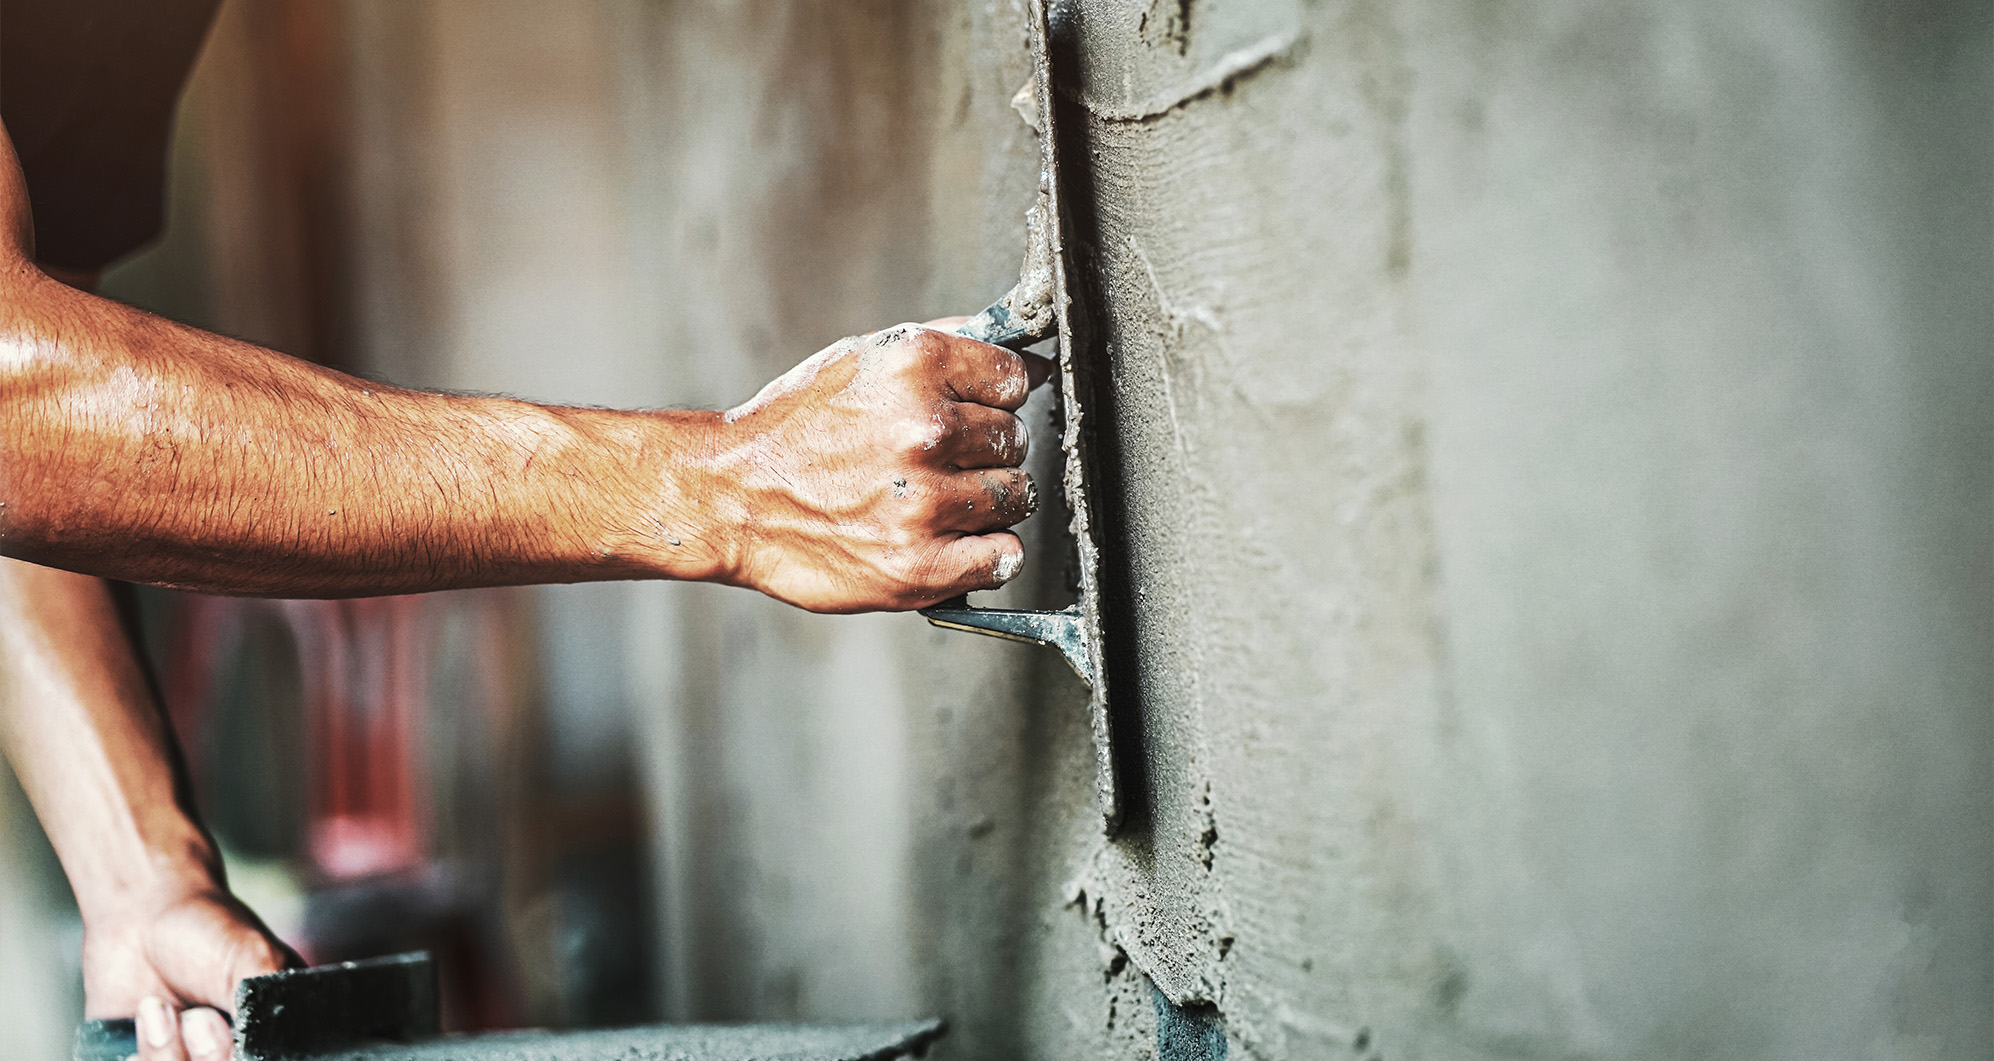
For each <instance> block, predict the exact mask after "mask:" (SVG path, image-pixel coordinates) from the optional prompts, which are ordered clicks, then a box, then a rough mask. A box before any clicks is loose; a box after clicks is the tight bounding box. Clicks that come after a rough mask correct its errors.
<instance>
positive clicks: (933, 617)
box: [921, 597, 1094, 688]
mask: <svg viewBox="0 0 1994 1061" xmlns="http://www.w3.org/2000/svg"><path fill="white" fill-rule="evenodd" d="M921 614H922V615H923V616H925V617H926V618H927V620H928V621H929V622H931V623H933V624H935V625H936V626H939V627H942V628H944V629H948V630H961V631H964V632H966V633H971V634H985V635H988V636H990V637H1001V638H1003V639H1005V640H1006V641H1022V642H1024V643H1025V644H1028V645H1045V646H1048V647H1050V648H1056V649H1058V650H1059V654H1060V655H1062V656H1065V657H1066V662H1067V665H1068V666H1070V667H1072V668H1073V673H1075V674H1078V675H1079V676H1080V680H1081V681H1083V682H1086V683H1087V685H1088V686H1089V687H1090V688H1091V687H1092V686H1093V684H1094V658H1093V654H1092V653H1091V652H1089V651H1088V650H1087V634H1086V631H1085V630H1084V629H1083V628H1082V626H1081V620H1080V606H1079V605H1074V606H1073V607H1070V608H1065V609H1062V610H1060V611H1056V612H1033V611H1012V610H1010V609H1007V608H973V607H971V606H970V604H969V598H968V597H956V598H954V599H951V600H945V601H943V602H942V603H940V604H937V605H935V606H934V607H931V608H923V609H921Z"/></svg>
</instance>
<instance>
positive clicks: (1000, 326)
mask: <svg viewBox="0 0 1994 1061" xmlns="http://www.w3.org/2000/svg"><path fill="white" fill-rule="evenodd" d="M1016 291H1017V289H1016V288H1013V289H1011V291H1009V292H1006V293H1005V295H1004V297H1003V298H1000V299H998V300H997V301H995V302H992V303H991V304H990V305H989V306H988V307H986V308H985V309H984V311H983V312H981V313H979V314H977V315H976V316H974V317H971V318H969V319H968V320H966V321H964V322H962V323H961V324H960V325H957V326H956V329H955V333H956V334H957V335H962V336H967V337H969V338H971V339H975V340H976V341H978V342H984V343H989V344H991V345H992V346H1001V347H1004V348H1005V349H1007V350H1019V351H1022V350H1024V349H1025V348H1026V347H1028V346H1031V345H1032V344H1033V343H1037V342H1040V341H1042V340H1045V339H1050V338H1052V337H1053V336H1054V335H1056V334H1058V332H1059V323H1058V321H1056V320H1054V319H1053V317H1052V315H1051V314H1050V313H1046V314H1041V315H1040V319H1039V320H1037V321H1032V320H1028V319H1026V318H1024V317H1021V316H1019V315H1017V314H1016V313H1013V312H1011V301H1012V298H1013V297H1014V295H1015V293H1016Z"/></svg>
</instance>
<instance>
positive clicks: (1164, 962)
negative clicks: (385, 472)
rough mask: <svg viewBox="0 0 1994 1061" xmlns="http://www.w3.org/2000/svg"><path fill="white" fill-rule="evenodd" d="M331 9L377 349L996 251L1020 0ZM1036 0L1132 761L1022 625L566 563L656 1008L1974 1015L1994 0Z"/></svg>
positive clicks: (439, 361)
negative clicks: (941, 625) (648, 886)
mask: <svg viewBox="0 0 1994 1061" xmlns="http://www.w3.org/2000/svg"><path fill="white" fill-rule="evenodd" d="M342 10H343V11H344V12H345V21H344V23H343V25H344V27H345V29H344V32H345V33H346V34H347V47H348V48H349V50H350V60H351V67H350V71H349V75H350V77H351V84H352V86H353V87H352V91H353V114H352V118H353V120H352V129H351V137H352V163H351V165H352V166H353V186H354V189H355V193H354V196H353V213H352V217H351V219H350V220H351V230H350V231H351V236H352V240H351V242H352V246H353V248H354V249H353V261H352V262H351V278H352V283H353V284H354V285H355V289H356V290H357V291H358V292H359V294H360V303H359V305H358V306H357V307H356V311H355V319H354V322H353V324H352V328H353V334H354V336H355V340H354V341H355V345H356V350H355V357H356V360H357V361H358V363H360V364H362V365H365V366H368V367H371V368H372V369H374V370H375V371H379V372H382V373H384V374H386V375H389V376H391V377H394V378H396V379H399V380H402V381H405V382H411V383H417V384H427V385H437V386H449V387H466V388H475V389H481V390H509V391H513V392H516V393H522V394H526V395H529V396H534V397H540V398H547V399H556V400H568V401H584V402H601V403H613V404H684V405H706V406H715V405H723V404H730V403H733V402H736V401H739V400H741V399H743V398H745V397H746V396H748V395H749V394H751V393H753V391H754V390H755V389H756V387H757V386H758V385H759V384H760V383H761V382H762V381H764V380H765V379H767V378H769V377H771V376H773V375H774V374H776V373H777V372H779V371H781V370H782V369H784V368H786V367H788V366H789V365H790V364H792V363H794V362H795V361H797V360H800V359H801V358H802V357H804V356H806V355H808V354H809V353H810V352H812V351H813V350H815V349H817V348H818V347H820V346H822V345H824V344H826V343H828V342H830V341H832V340H834V339H836V338H838V337H839V336H842V335H844V334H847V333H851V332H856V331H861V330H866V329H870V328H875V327H879V326H883V325H885V324H889V323H892V322H896V321H899V320H904V319H924V318H927V317H931V316H938V315H942V314H945V313H958V312H969V311H972V310H973V309H975V308H976V307H978V306H980V305H981V304H982V303H983V302H984V301H987V300H988V299H989V298H990V297H992V296H993V295H995V294H997V293H998V292H1001V291H1002V290H1003V289H1004V288H1005V287H1006V286H1007V285H1008V284H1009V282H1010V280H1011V278H1012V277H1014V275H1015V269H1016V263H1017V257H1018V254H1019V252H1020V250H1021V246H1022V225H1021V217H1022V214H1023V211H1024V208H1025V207H1026V205H1027V204H1028V203H1029V201H1030V197H1031V194H1032V188H1033V181H1034V177H1035V167H1036V153H1035V146H1034V142H1033V139H1032V134H1031V132H1030V130H1028V129H1027V128H1025V126H1024V125H1023V124H1022V123H1021V122H1020V121H1019V119H1018V117H1017V116H1016V114H1015V113H1014V112H1013V111H1012V110H1011V108H1010V106H1009V100H1010V97H1011V95H1012V93H1013V92H1014V91H1015V90H1016V89H1017V88H1018V87H1019V86H1020V85H1021V84H1023V82H1024V81H1025V79H1026V76H1027V72H1028V62H1027V56H1026V51H1025V36H1024V29H1023V26H1024V21H1023V14H1022V10H1021V5H1020V4H1019V3H1017V2H1016V0H987V2H986V0H977V2H972V3H967V4H958V3H947V2H943V0H928V2H907V3H887V2H884V0H879V2H849V0H835V2H834V0H824V2H813V3H792V2H783V0H735V2H723V0H671V2H659V3H641V4H640V3H636V2H630V3H611V2H603V3H589V4H582V3H575V4H560V5H549V4H533V3H526V2H522V0H508V2H504V3H493V2H471V0H436V2H433V3H427V4H421V5H406V4H400V3H397V2H394V0H349V2H348V3H347V4H346V5H345V6H344V7H343V8H342ZM1059 14H1060V18H1059V20H1058V36H1059V38H1060V40H1061V41H1062V42H1063V44H1064V45H1065V46H1066V47H1067V48H1068V49H1069V54H1070V55H1071V56H1073V57H1074V59H1075V60H1076V62H1075V64H1074V66H1073V67H1072V68H1071V69H1069V70H1068V71H1067V75H1068V77H1069V80H1068V82H1067V84H1068V88H1069V90H1070V92H1071V95H1072V98H1073V99H1074V100H1076V101H1077V107H1078V108H1079V110H1080V111H1081V112H1083V113H1084V114H1086V115H1087V117H1086V119H1085V121H1084V122H1082V123H1081V125H1080V127H1078V128H1076V129H1075V130H1074V132H1075V133H1076V134H1078V135H1079V137H1080V139H1081V141H1082V142H1083V143H1084V145H1085V147H1086V150H1083V151H1080V152H1078V153H1077V154H1073V155H1072V156H1071V157H1074V158H1075V159H1076V161H1084V163H1085V165H1084V167H1083V170H1082V172H1081V173H1080V174H1079V178H1078V179H1079V184H1080V187H1081V188H1083V189H1084V191H1085V194H1084V195H1083V196H1082V198H1081V200H1080V201H1081V205H1083V206H1084V207H1085V212H1086V215H1087V216H1086V219H1085V225H1084V229H1085V233H1086V235H1087V236H1088V238H1089V243H1090V246H1089V247H1088V248H1087V251H1086V256H1085V258H1084V261H1083V264H1082V266H1081V269H1080V273H1081V275H1082V277H1083V278H1084V279H1085V280H1086V282H1087V283H1088V284H1089V285H1091V286H1090V290H1091V291H1092V293H1093V295H1094V310H1095V314H1096V317H1097V321H1098V323H1099V325H1100V328H1099V333H1100V338H1101V339H1102V344H1101V346H1100V347H1099V348H1098V349H1096V350H1095V351H1094V356H1096V357H1099V358H1101V359H1103V362H1104V363H1106V364H1108V365H1109V366H1110V367H1111V373H1112V376H1113V378H1114V380H1115V381H1116V386H1117V400H1116V402H1117V404H1116V413H1115V416H1114V417H1113V423H1112V425H1111V426H1112V428H1113V433H1112V437H1113V439H1114V440H1115V442H1116V445H1117V453H1118V461H1119V463H1120V467H1121V476H1120V478H1121V482H1122V484H1123V486H1122V488H1120V489H1117V490H1116V491H1114V494H1113V497H1112V498H1111V501H1112V503H1113V504H1114V505H1116V506H1117V508H1118V510H1119V511H1122V512H1123V513H1124V514H1125V524H1126V527H1127V529H1128V531H1129V537H1128V539H1127V547H1128V556H1129V557H1130V563H1129V568H1130V571H1131V574H1132V577H1133V579H1134V587H1135V590H1136V594H1135V600H1136V601H1137V606H1136V607H1134V608H1124V609H1122V613H1121V614H1118V615H1115V616H1111V617H1110V618H1111V621H1112V622H1114V623H1115V624H1117V629H1118V630H1119V631H1121V634H1122V636H1123V637H1124V642H1123V643H1124V645H1125V646H1126V647H1127V648H1128V650H1129V651H1130V652H1131V658H1132V659H1133V660H1134V661H1135V662H1134V667H1135V673H1136V674H1137V676H1138V678H1137V681H1136V682H1135V683H1133V685H1132V686H1131V687H1130V689H1131V691H1132V692H1133V694H1134V695H1132V696H1131V697H1129V698H1127V699H1125V700H1124V701H1123V703H1124V706H1125V707H1126V708H1127V709H1128V710H1129V711H1131V712H1132V715H1131V720H1132V722H1133V723H1134V724H1132V725H1131V726H1130V727H1128V736H1129V737H1130V738H1132V739H1136V740H1138V741H1139V745H1138V748H1139V755H1140V756H1141V758H1142V759H1143V761H1144V762H1145V763H1146V764H1147V775H1148V784H1147V787H1146V789H1145V790H1144V793H1143V799H1142V810H1143V812H1144V813H1143V814H1142V815H1141V818H1142V820H1143V821H1145V822H1146V824H1139V825H1138V826H1137V827H1135V828H1132V829H1130V830H1128V831H1127V832H1126V833H1125V834H1123V835H1120V836H1118V837H1117V838H1116V839H1114V840H1112V841H1109V840H1106V839H1104V838H1103V837H1102V835H1101V831H1100V826H1099V821H1098V816H1097V815H1096V813H1095V811H1094V806H1093V803H1092V762H1093V760H1092V749H1091V747H1090V745H1089V730H1088V726H1087V721H1086V718H1085V714H1084V709H1085V695H1084V691H1083V690H1082V689H1081V688H1080V687H1079V685H1078V684H1077V683H1076V682H1075V681H1074V680H1073V679H1072V677H1071V676H1070V675H1069V674H1068V673H1067V671H1066V669H1065V667H1064V665H1063V664H1062V663H1060V662H1059V661H1058V659H1057V658H1056V657H1054V656H1052V654H1051V653H1046V652H1036V651H1033V650H1030V649H1027V648H1024V647H1019V646H1011V645H1005V644H1000V643H996V642H991V641H987V640H981V639H970V638H966V637H963V636H961V635H953V634H945V633H941V632H938V631H933V630H930V629H929V628H927V627H926V626H925V625H924V624H922V623H921V622H920V621H919V620H917V619H914V618H912V617H904V616H874V617H860V618H823V617H815V616H808V615H804V614H801V613H796V612H793V611H790V610H787V609H784V608H782V607H780V606H777V605H774V604H772V603H770V602H767V601H763V600H760V599H757V598H753V597H750V596H749V595H746V594H743V593H740V592H736V591H728V590H719V589H714V588H711V587H700V586H627V585H626V586H595V587H583V588H563V589H553V590H547V591H539V592H537V593H536V595H535V597H534V600H535V601H537V602H538V605H537V606H538V608H539V614H540V616H541V620H540V621H541V624H542V631H543V636H542V638H541V644H542V645H543V646H544V647H543V649H542V651H543V653H544V654H545V656H546V659H545V660H544V661H543V666H542V668H541V672H542V674H543V675H544V676H545V680H546V681H547V683H548V684H549V691H548V696H549V703H550V704H552V705H554V707H555V709H556V710H555V717H554V718H553V719H552V720H551V723H552V725H553V733H552V740H553V741H554V742H555V743H557V744H561V746H562V747H565V748H568V749H570V750H571V751H572V754H571V755H569V756H568V760H569V761H571V762H573V763H580V764H586V763H589V762H592V761H605V760H613V759H614V758H615V757H616V755H618V754H620V753H619V752H618V749H629V748H634V749H636V753H635V754H636V757H637V758H638V760H639V761H640V762H639V766H640V768H641V770H642V771H643V774H644V776H645V777H646V778H647V781H648V784H649V787H650V791H651V794H652V811H653V828H654V830H655V833H656V837H657V841H658V843H657V852H656V855H657V862H656V872H655V879H656V881H657V891H658V895H657V901H658V906H659V910H660V912H661V916H660V918H659V922H660V929H659V931H660V939H659V953H660V955H661V958H660V964H661V968H660V970H659V972H660V978H659V983H660V992H661V997H660V999H659V1006H660V1008H661V1009H662V1011H663V1012H665V1013H666V1014H667V1015H669V1016H673V1017H678V1018H748V1017H770V1018H791V1017H802V1018H817V1017H824V1018H830V1017H892V1016H918V1015H926V1014H929V1013H939V1014H942V1015H945V1016H947V1017H948V1018H949V1019H950V1021H951V1022H952V1026H953V1029H954V1030H953V1032H952V1034H951V1037H950V1039H949V1040H948V1041H947V1044H946V1045H945V1046H944V1047H942V1048H941V1050H940V1055H941V1056H946V1057H950V1058H971V1057H977V1058H1047V1059H1066V1058H1078V1057H1089V1058H1093V1057H1100V1058H1131V1059H1133V1058H1145V1057H1153V1056H1156V1054H1157V1043H1156V1034H1157V1027H1158V1021H1159V1016H1161V1017H1162V1018H1163V1020H1164V1023H1165V1026H1166V1027H1174V1026H1176V1025H1175V1024H1173V1023H1172V1021H1174V1020H1177V1019H1179V1018H1182V1017H1183V1016H1185V1015H1187V1014H1188V1015H1190V1016H1191V1017H1193V1018H1195V1019H1198V1020H1205V1019H1215V1020H1217V1021H1220V1022H1222V1024H1223V1027H1224V1029H1225V1037H1226V1039H1227V1041H1228V1043H1229V1047H1230V1049H1231V1050H1232V1051H1234V1052H1236V1053H1237V1054H1238V1055H1240V1056H1247V1057H1265V1058H1316V1057H1345V1056H1348V1057H1353V1058H1378V1057H1387V1058H1392V1059H1394V1061H1402V1059H1406V1058H1448V1059H1454V1058H1460V1059H1468V1058H1477V1059H1479V1058H1519V1057H1527V1058H1576V1057H1586V1058H1651V1057H1751V1058H1795V1059H1800V1058H1824V1057H1850V1058H1854V1057H1864V1058H1867V1057H1904V1058H1914V1057H1916V1058H1925V1057H1931V1058H1975V1057H1985V1056H1988V1055H1989V1054H1990V1053H1994V1027H1990V1024H1989V1018H1988V1015H1987V1011H1988V1009H1989V1007H1988V1005H1987V1002H1988V999H1989V998H1990V997H1994V829H1991V828H1990V816H1991V815H1994V759H1991V758H1990V757H1991V756H1994V733H1990V726H1991V725H1994V719H1991V718H1990V705H1991V704H1994V667H1991V666H1990V654H1991V653H1994V604H1990V594H1989V592H1988V589H1989V585H1990V575H1994V537H1991V536H1990V527H1994V519H1990V517H1994V512H1990V503H1994V491H1990V486H1994V451H1990V446H1989V440H1988V429H1987V425H1988V423H1989V417H1990V413H1994V357H1990V356H1989V355H1990V353H1994V221H1990V204H1994V158H1990V152H1991V151H1994V136H1990V132H1994V100H1990V95H1994V27H1990V21H1989V15H1988V13H1987V11H1986V10H1985V6H1984V5H1979V4H1973V3H1966V2H1959V3H1945V2H1940V0H1928V2H1921V3H1915V4H1891V5H1880V4H1868V5H1865V4H1856V3H1846V2H1829V0H1821V2H1816V3H1809V2H1805V0H1728V2H1719V0H1705V2H1697V0H1686V2H1683V3H1678V4H1673V5H1643V6H1639V7H1630V6H1629V5H1624V4H1614V3H1605V2H1591V0H1568V2H1550V0H1546V2H1539V3H1523V2H1520V0H1408V2H1405V3H1400V4H1387V3H1382V2H1379V0H1319V2H1311V0H1152V2H1144V0H1126V2H1121V3H1100V4H1094V3H1087V4H1080V3H1073V4H1069V5H1067V6H1064V7H1062V8H1061V9H1060V12H1059ZM1046 415H1047V413H1046V409H1045V405H1044V399H1043V398H1041V399H1039V404H1037V405H1035V406H1034V407H1033V410H1032V413H1031V417H1032V419H1033V422H1034V427H1035V429H1040V430H1041V434H1040V435H1039V440H1040V442H1041V445H1040V446H1039V447H1038V448H1039V456H1038V457H1037V458H1036V459H1037V460H1039V461H1041V463H1042V466H1043V462H1044V460H1045V458H1046V457H1047V456H1048V455H1049V454H1050V452H1051V451H1052V449H1053V447H1052V446H1050V445H1048V444H1045V443H1049V442H1050V435H1049V432H1046V431H1044V430H1043V429H1044V428H1045V427H1046V426H1047V422H1046V420H1045V417H1046ZM1047 471H1048V472H1049V468H1048V469H1047ZM1046 481H1048V482H1050V481H1052V477H1051V476H1050V475H1049V474H1048V475H1047V476H1046ZM1059 524H1060V520H1059V518H1058V517H1057V514H1053V515H1052V516H1050V517H1048V516H1041V517H1039V518H1038V519H1037V520H1036V521H1035V524H1034V526H1033V527H1032V528H1031V529H1030V531H1029V535H1028V537H1029V540H1030V542H1031V544H1032V547H1033V561H1032V564H1031V566H1030V567H1029V568H1028V575H1027V577H1026V578H1025V579H1024V580H1022V584H1021V585H1018V586H1015V587H1013V588H1011V589H1009V590H1007V591H1006V592H1005V593H1004V594H1002V595H998V596H997V597H996V598H993V602H995V601H1001V600H1009V601H1012V602H1019V603H1024V602H1032V603H1056V602H1058V601H1059V599H1060V595H1061V593H1062V592H1063V588H1064V582H1065V579H1064V572H1063V570H1062V566H1063V560H1062V558H1063V556H1064V549H1065V546H1064V544H1063V543H1062V541H1061V534H1060V526H1059ZM562 742H566V743H565V744H563V743H562ZM578 769H580V767H578ZM1152 980H1153V983H1154V984H1155V985H1156V987H1157V988H1158V989H1160V991H1161V992H1162V993H1163V996H1164V997H1166V998H1167V999H1169V1000H1173V1002H1174V1006H1173V1005H1172V1004H1168V1003H1165V1004H1160V1003H1158V1002H1157V996H1155V995H1154V994H1153V993H1152V988H1151V982H1152ZM1176 1056H1185V1055H1182V1054H1179V1055H1176ZM1193 1056H1195V1055H1193Z"/></svg>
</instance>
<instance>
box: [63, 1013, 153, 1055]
mask: <svg viewBox="0 0 1994 1061" xmlns="http://www.w3.org/2000/svg"><path fill="white" fill-rule="evenodd" d="M136 1053H138V1025H137V1024H136V1023H135V1022H134V1021H133V1020H132V1019H131V1018H130V1017H113V1018H111V1019H109V1020H86V1021H84V1022H83V1023H82V1024H79V1025H77V1026H76V1049H75V1053H74V1055H73V1056H74V1057H75V1058H76V1061H125V1059H126V1058H128V1057H131V1056H132V1055H133V1054H136Z"/></svg>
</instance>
